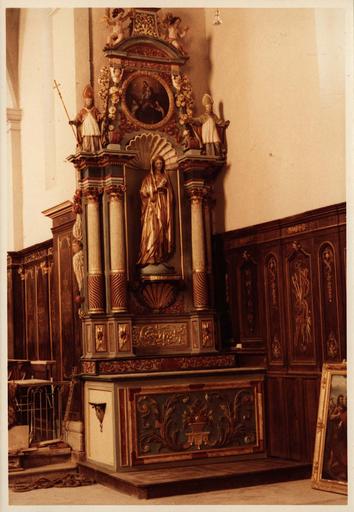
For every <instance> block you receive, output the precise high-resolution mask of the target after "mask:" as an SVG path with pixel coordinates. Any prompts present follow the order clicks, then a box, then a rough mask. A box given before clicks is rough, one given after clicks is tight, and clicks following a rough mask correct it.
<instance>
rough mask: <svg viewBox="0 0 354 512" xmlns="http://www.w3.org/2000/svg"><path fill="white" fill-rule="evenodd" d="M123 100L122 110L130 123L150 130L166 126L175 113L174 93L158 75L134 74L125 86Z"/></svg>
mask: <svg viewBox="0 0 354 512" xmlns="http://www.w3.org/2000/svg"><path fill="white" fill-rule="evenodd" d="M122 99H123V101H122V110H123V112H124V113H125V115H126V116H127V118H128V119H129V121H130V122H132V123H134V124H136V125H138V126H139V127H141V128H145V129H148V130H156V129H159V128H161V127H162V126H164V125H165V124H166V123H168V121H169V120H170V119H171V117H172V115H173V112H174V96H173V92H172V90H171V88H170V86H169V84H168V83H167V82H166V80H164V79H163V78H162V77H161V76H160V75H158V74H157V73H151V72H148V71H136V72H134V73H132V74H131V75H130V76H129V77H128V78H127V79H126V81H125V82H124V84H123V88H122Z"/></svg>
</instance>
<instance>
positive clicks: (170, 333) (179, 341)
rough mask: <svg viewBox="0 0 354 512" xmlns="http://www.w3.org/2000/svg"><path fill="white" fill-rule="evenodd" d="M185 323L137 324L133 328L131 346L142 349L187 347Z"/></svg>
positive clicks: (186, 325) (186, 326) (186, 327)
mask: <svg viewBox="0 0 354 512" xmlns="http://www.w3.org/2000/svg"><path fill="white" fill-rule="evenodd" d="M188 345H189V339H188V324H187V322H174V323H172V322H171V323H162V322H161V323H150V324H139V325H135V326H134V327H133V346H135V347H136V348H138V349H139V348H140V349H141V348H142V349H149V348H152V349H157V348H160V349H169V348H177V349H181V348H183V347H188Z"/></svg>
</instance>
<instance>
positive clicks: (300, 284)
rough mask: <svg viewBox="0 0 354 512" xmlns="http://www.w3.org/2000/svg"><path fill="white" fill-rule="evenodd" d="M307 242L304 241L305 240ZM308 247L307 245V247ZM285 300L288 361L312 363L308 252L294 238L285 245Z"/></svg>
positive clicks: (311, 307) (313, 321)
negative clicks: (286, 253) (286, 254)
mask: <svg viewBox="0 0 354 512" xmlns="http://www.w3.org/2000/svg"><path fill="white" fill-rule="evenodd" d="M307 245H308V244H307ZM310 250H311V249H310ZM287 252H288V256H287V258H286V301H287V313H288V318H287V320H288V335H289V342H290V344H289V362H290V364H295V365H296V364H299V363H305V364H306V363H307V364H311V363H312V364H315V363H316V341H315V340H316V338H315V334H316V331H315V327H314V324H315V320H316V319H315V311H314V297H313V269H312V257H311V253H310V252H307V251H306V250H305V248H304V246H303V245H302V244H301V243H300V242H298V241H297V240H296V241H294V242H292V243H291V245H290V244H288V245H287Z"/></svg>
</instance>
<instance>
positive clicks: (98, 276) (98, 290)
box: [85, 188, 104, 313]
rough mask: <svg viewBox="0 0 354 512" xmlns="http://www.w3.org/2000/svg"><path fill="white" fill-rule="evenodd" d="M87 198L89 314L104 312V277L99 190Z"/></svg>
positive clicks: (90, 190)
mask: <svg viewBox="0 0 354 512" xmlns="http://www.w3.org/2000/svg"><path fill="white" fill-rule="evenodd" d="M85 195H86V197H87V213H86V215H87V259H88V277H87V287H88V312H89V313H102V312H103V311H104V277H103V273H102V258H101V243H100V206H99V194H98V190H97V189H94V188H90V189H88V190H87V191H85Z"/></svg>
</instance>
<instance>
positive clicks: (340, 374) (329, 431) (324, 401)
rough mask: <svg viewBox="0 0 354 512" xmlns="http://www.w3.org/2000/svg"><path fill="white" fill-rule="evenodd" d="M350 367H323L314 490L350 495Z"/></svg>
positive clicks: (342, 365)
mask: <svg viewBox="0 0 354 512" xmlns="http://www.w3.org/2000/svg"><path fill="white" fill-rule="evenodd" d="M347 446H348V441H347V365H346V363H345V362H343V363H328V364H324V365H323V368H322V378H321V389H320V399H319V407H318V416H317V428H316V439H315V450H314V458H313V466H312V487H313V488H314V489H321V490H324V491H330V492H336V493H340V494H348V449H347Z"/></svg>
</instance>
